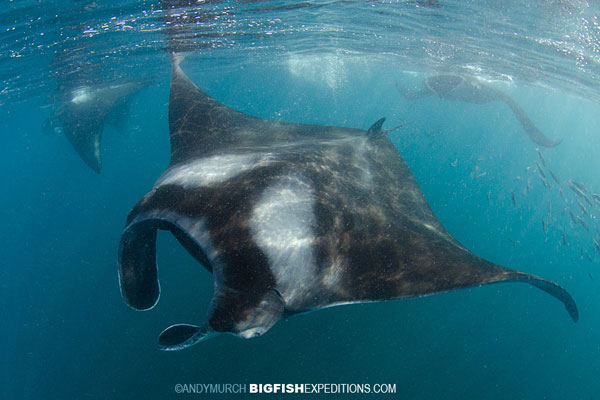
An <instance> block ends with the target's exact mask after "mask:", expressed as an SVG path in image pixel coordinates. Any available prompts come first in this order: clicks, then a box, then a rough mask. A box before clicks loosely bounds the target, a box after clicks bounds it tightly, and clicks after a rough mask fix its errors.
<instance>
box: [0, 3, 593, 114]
mask: <svg viewBox="0 0 600 400" xmlns="http://www.w3.org/2000/svg"><path fill="white" fill-rule="evenodd" d="M165 3H169V4H171V5H172V7H165V6H164V5H163V4H161V3H160V2H158V1H129V2H110V1H104V2H101V1H98V2H95V1H58V0H57V1H42V2H37V1H28V0H23V1H10V2H9V4H8V6H7V7H5V8H4V10H3V11H2V13H1V24H2V26H1V29H2V32H3V34H2V38H1V42H0V46H1V47H0V49H1V54H2V61H1V62H0V66H1V67H0V68H1V69H0V73H1V75H0V77H1V79H2V85H3V87H2V92H1V93H2V97H0V101H2V102H3V103H6V102H7V101H9V99H14V98H19V99H23V98H27V97H30V96H33V95H35V92H36V91H38V89H39V88H47V87H48V85H53V84H54V81H55V80H52V79H51V78H58V79H59V80H65V79H69V78H68V77H69V76H72V75H73V74H78V73H79V74H82V75H85V74H97V73H98V70H101V71H102V73H103V74H105V76H106V77H107V78H109V77H117V76H123V75H127V74H128V71H130V70H131V68H135V67H136V66H139V65H145V66H146V68H147V71H146V73H150V74H152V73H153V72H155V70H157V69H160V70H162V69H163V68H164V65H163V64H164V55H163V53H162V50H163V49H164V48H165V46H166V43H165V37H164V35H163V34H164V33H166V32H167V31H168V30H169V29H173V25H174V24H181V23H182V22H185V27H184V29H180V32H178V34H179V35H180V37H182V38H184V40H185V41H186V43H187V44H188V45H191V42H193V43H194V44H195V46H196V47H194V46H190V48H194V49H201V51H202V54H203V56H204V57H215V58H218V59H219V60H220V62H222V63H223V64H226V65H229V66H235V65H239V64H243V63H247V62H254V61H256V60H259V61H260V62H263V63H268V62H279V60H281V58H282V57H293V56H294V55H305V54H318V55H328V56H330V57H332V58H335V59H340V60H344V59H347V58H354V59H356V58H358V59H363V58H368V59H370V60H371V61H373V62H378V63H383V64H387V65H394V66H396V68H398V69H400V70H417V71H432V70H442V71H454V72H460V71H462V72H469V73H474V74H477V75H479V76H484V77H490V78H494V79H509V80H518V81H525V82H532V83H535V84H540V85H544V86H548V87H555V88H556V87H558V88H561V89H565V90H569V91H572V92H576V93H579V94H581V95H584V96H593V97H595V98H596V97H598V96H599V85H600V84H599V83H598V82H600V68H599V65H600V33H599V32H600V28H599V23H600V21H599V19H598V4H597V3H595V2H589V3H588V2H586V1H558V0H557V1H531V2H520V1H503V2H496V1H474V2H471V1H424V0H423V1H418V0H411V1H313V2H299V3H294V2H281V1H251V0H246V1H238V2H233V1H232V2H229V1H199V2H194V1H193V0H188V3H191V4H192V5H191V6H189V7H181V8H178V7H177V6H179V5H181V3H183V2H180V1H179V2H178V1H171V2H165ZM173 9H175V11H173ZM174 14H175V15H178V16H179V18H177V17H172V15H174ZM169 15H170V16H169ZM77 66H79V67H80V68H76V67H77ZM91 67H94V68H95V69H93V68H91ZM90 71H93V72H90ZM78 78H79V79H81V77H78Z"/></svg>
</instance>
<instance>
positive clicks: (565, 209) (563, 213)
mask: <svg viewBox="0 0 600 400" xmlns="http://www.w3.org/2000/svg"><path fill="white" fill-rule="evenodd" d="M566 213H567V207H565V208H563V210H562V215H565V214H566Z"/></svg>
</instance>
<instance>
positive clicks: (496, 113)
mask: <svg viewBox="0 0 600 400" xmlns="http://www.w3.org/2000/svg"><path fill="white" fill-rule="evenodd" d="M293 4H294V3H291V2H275V1H274V2H269V1H262V2H261V1H245V2H206V4H194V5H193V6H192V7H189V8H185V9H184V10H183V11H182V13H186V12H187V13H195V14H194V15H199V14H200V15H203V18H199V19H198V20H197V21H196V22H194V23H193V24H190V25H187V26H186V28H187V29H189V32H192V33H193V34H192V35H190V36H189V37H186V40H188V41H189V42H190V43H195V44H197V49H196V51H195V52H194V54H192V55H190V56H188V58H187V59H186V60H185V61H184V62H183V64H182V65H183V68H184V69H185V70H186V72H187V73H188V75H189V76H190V78H191V79H192V80H193V81H194V82H195V83H196V84H197V85H198V86H199V87H201V88H203V89H204V90H206V91H207V92H208V93H209V94H210V95H212V96H213V97H215V98H217V99H219V100H220V101H222V102H223V103H225V104H227V105H229V106H231V107H234V108H236V109H238V110H240V111H244V112H247V113H250V114H253V115H256V116H260V117H263V118H268V119H278V120H284V121H292V122H303V123H317V124H328V125H339V126H346V127H355V128H362V129H368V128H369V126H371V125H372V124H373V123H374V122H375V121H376V120H378V119H379V118H381V117H384V116H385V117H387V118H388V120H387V122H386V126H387V127H392V126H395V125H398V124H401V123H403V122H406V121H412V122H411V124H409V125H407V126H405V127H404V128H402V129H401V130H398V131H396V132H394V133H393V134H391V136H390V138H391V140H392V141H393V142H394V144H395V145H396V146H397V148H398V150H399V152H400V153H401V155H402V157H403V158H404V159H405V160H406V162H407V163H408V165H409V167H410V168H411V170H412V172H413V174H414V175H415V177H416V179H417V181H418V182H419V185H420V186H421V188H422V190H423V192H424V194H425V197H426V198H427V200H428V202H429V204H430V206H431V207H432V209H433V210H434V212H435V214H436V215H437V217H438V218H439V219H440V221H441V222H442V223H443V224H444V226H445V227H446V228H447V229H448V230H449V231H450V232H451V233H452V234H453V235H454V236H455V237H456V238H457V239H458V240H459V241H460V242H461V243H462V244H463V245H465V246H466V247H467V248H469V249H470V250H472V251H474V252H475V253H476V254H477V255H479V256H482V257H484V258H487V259H489V260H492V261H494V262H496V263H499V264H502V265H506V266H508V267H511V268H515V269H518V270H521V271H524V272H528V273H532V274H535V275H539V276H542V277H544V278H547V279H551V280H553V281H555V282H557V283H558V284H560V285H561V286H563V287H565V288H566V289H567V290H568V291H569V292H570V293H571V294H572V296H573V297H574V299H575V301H576V302H577V305H578V307H579V311H580V321H579V322H578V323H577V324H574V323H573V322H572V321H571V320H570V318H569V316H568V315H567V313H566V312H565V310H564V307H563V306H562V304H560V303H559V302H558V301H556V300H555V299H554V298H552V297H550V296H548V295H547V294H545V293H543V292H542V291H539V290H537V289H535V288H533V287H530V286H528V285H524V284H517V283H514V284H501V285H491V286H484V287H480V288H473V289H468V290H459V291H454V292H449V293H443V294H437V295H433V296H428V297H424V298H413V299H405V300H398V301H390V302H384V303H374V304H360V305H351V306H343V307H334V308H329V309H325V310H321V311H318V312H314V313H309V314H304V315H299V316H295V317H293V318H290V319H287V320H282V321H280V322H279V323H278V324H277V325H275V326H274V327H273V328H272V329H271V330H270V331H269V332H268V333H267V334H265V335H264V336H262V337H260V338H257V339H252V340H241V339H238V338H235V337H233V336H226V335H223V336H219V337H217V338H214V339H211V340H210V341H207V342H204V343H200V344H199V345H197V346H194V347H193V348H190V349H187V350H185V351H180V352H161V351H159V350H158V348H157V346H156V339H157V336H158V334H159V333H160V332H161V331H162V330H163V329H164V328H165V327H167V326H169V325H171V324H174V323H179V322H196V323H199V322H201V321H202V319H203V318H204V315H205V310H206V308H207V306H208V302H209V301H210V298H211V296H212V285H213V280H212V276H211V275H210V274H208V273H207V272H206V271H205V270H204V269H203V268H202V267H201V266H200V265H199V264H198V263H197V262H196V261H195V260H194V259H193V258H192V257H191V256H190V255H189V254H188V253H187V252H186V251H185V250H184V249H183V248H182V246H181V245H180V244H179V243H178V242H177V241H176V240H175V239H174V238H173V237H172V236H171V235H170V234H168V233H164V232H163V233H161V234H159V239H158V244H157V258H158V265H159V273H160V279H161V287H162V295H161V301H160V303H159V304H158V305H157V306H156V307H155V308H154V309H153V310H152V311H148V312H136V311H133V310H132V309H130V308H128V307H127V306H126V305H125V303H124V302H123V300H122V299H121V296H120V292H119V285H118V279H117V249H118V243H119V239H120V235H121V232H122V229H123V227H124V224H125V218H126V216H127V214H128V212H129V210H130V209H131V207H132V206H133V205H134V204H135V203H136V202H137V201H138V200H139V199H140V198H141V197H142V196H143V195H144V194H145V193H147V192H148V191H149V190H150V188H151V187H152V185H153V183H154V181H155V180H156V179H157V178H158V176H159V175H160V174H161V173H162V172H163V171H164V169H165V168H166V167H167V165H168V162H169V154H170V152H169V141H168V114H167V107H168V94H169V79H170V63H169V57H168V55H167V54H166V52H165V51H164V47H165V46H166V40H165V33H167V32H166V28H165V26H166V23H165V22H164V21H161V20H160V17H161V16H164V15H165V13H164V12H163V11H162V9H161V3H160V2H159V1H154V2H151V1H146V2H133V1H130V2H102V1H96V2H84V1H70V0H60V1H59V0H56V1H39V2H38V1H35V2H34V1H15V2H13V1H11V2H8V3H7V4H5V7H4V9H3V10H2V11H1V12H0V31H1V32H2V34H0V56H1V57H0V132H1V135H2V146H1V149H2V153H1V154H2V157H0V171H2V172H1V176H2V178H1V182H2V184H1V185H0V200H1V207H0V220H1V221H2V224H0V238H1V241H0V243H1V246H2V247H1V250H2V251H1V253H0V260H1V264H2V267H1V268H0V288H1V291H0V313H1V316H2V323H1V324H0V339H1V340H0V342H1V343H2V345H1V350H0V354H1V356H0V360H1V364H0V398H2V399H134V398H135V399H137V398H140V399H142V398H143V399H165V398H182V397H190V396H193V395H183V394H176V393H175V391H174V386H175V385H176V384H177V383H305V382H309V383H370V384H375V383H392V384H396V386H397V394H396V395H381V396H377V395H369V396H357V395H354V396H348V397H350V398H362V397H367V398H402V399H438V398H439V399H465V398H477V399H586V400H587V399H597V398H600V394H599V393H600V380H599V379H598V376H600V308H599V306H598V305H599V304H600V253H599V252H598V250H597V249H596V247H595V245H594V241H593V240H594V238H595V237H598V236H599V234H600V232H599V227H600V224H599V221H598V219H597V218H598V215H600V208H599V207H598V203H594V205H593V206H592V207H589V209H588V211H589V213H590V216H584V215H581V217H582V218H584V219H585V221H586V223H587V225H588V228H589V231H588V230H586V229H584V228H583V226H582V225H581V224H573V223H572V222H571V220H570V218H569V215H568V213H566V214H565V213H563V210H564V208H565V207H567V208H568V209H571V210H573V212H574V213H576V212H579V209H578V206H577V204H576V203H575V202H574V201H575V199H576V198H577V196H576V195H575V194H574V193H573V191H572V190H570V188H569V187H568V186H567V180H568V179H572V180H576V181H579V182H583V183H585V185H586V186H587V187H588V189H589V190H590V192H593V193H598V192H600V173H599V171H600V163H599V159H598V153H599V150H600V117H599V115H600V114H599V113H598V110H599V102H600V25H599V23H600V18H599V8H598V4H597V3H595V2H590V3H588V2H586V1H532V2H527V4H526V5H524V4H522V2H516V1H515V2H512V1H507V2H493V1H489V2H487V1H482V2H467V1H443V0H439V1H437V2H420V1H398V2H396V1H393V2H392V1H369V2H363V1H354V2H317V1H315V2H306V3H300V5H298V4H296V5H295V6H290V5H293ZM125 27H127V28H125ZM439 72H452V73H463V74H471V75H475V76H478V77H479V78H481V79H484V80H486V81H488V82H489V83H490V84H492V85H493V86H494V87H496V88H498V89H500V90H502V91H504V92H505V93H507V94H509V95H510V96H512V97H513V98H514V99H515V100H516V101H517V102H518V103H519V104H520V105H521V106H522V107H523V109H524V110H525V111H526V112H527V114H528V115H529V117H530V118H531V119H532V120H533V121H534V122H535V124H536V125H537V126H538V128H539V129H540V130H541V131H542V132H544V133H545V134H546V135H547V136H549V137H551V138H553V139H562V143H561V144H560V145H559V146H557V147H556V148H551V149H543V148H542V149H540V150H539V151H540V152H541V153H542V154H543V157H544V158H545V162H546V171H548V170H551V171H553V173H554V174H555V175H556V176H557V177H558V178H559V179H560V181H561V185H556V184H554V182H552V183H553V187H552V189H551V190H549V189H548V188H546V187H545V186H544V185H543V184H542V182H541V180H540V178H539V171H538V170H537V169H538V168H537V166H536V164H535V162H536V161H537V162H538V163H541V161H540V158H539V154H538V150H537V149H536V147H537V146H536V145H535V144H533V143H532V142H531V141H530V140H529V138H528V137H527V136H526V135H525V134H524V132H523V130H522V128H521V126H520V124H519V123H518V121H517V120H516V118H515V117H514V115H513V114H512V113H511V112H510V110H509V108H508V107H507V106H506V105H505V104H502V103H498V102H493V103H488V104H484V105H475V104H467V103H459V102H452V101H448V100H443V99H440V98H438V97H437V96H431V97H428V98H424V99H420V100H416V101H412V102H410V101H407V100H406V99H405V98H404V97H402V96H401V95H400V93H399V92H398V90H397V89H396V86H399V87H404V88H419V87H421V85H422V80H423V79H424V78H426V77H427V76H429V75H431V74H435V73H439ZM140 75H142V76H145V77H151V78H152V79H153V80H154V84H153V85H152V86H151V87H148V88H146V89H144V90H143V91H141V92H139V93H138V94H137V95H135V96H134V97H133V98H132V103H131V108H130V110H131V112H130V113H131V114H130V115H129V117H128V118H127V120H126V127H127V129H126V131H127V133H126V134H120V133H118V132H117V131H116V130H114V129H113V128H112V127H110V126H107V127H106V128H105V130H104V136H103V139H102V154H103V170H102V173H101V174H99V175H98V174H96V173H94V172H93V171H92V170H91V169H89V168H88V167H87V166H86V165H85V164H84V163H83V162H82V161H81V159H80V158H79V157H78V156H77V154H76V153H75V152H74V151H73V149H72V147H71V146H70V144H69V143H68V141H67V140H66V139H65V137H63V136H61V135H58V134H45V133H43V132H42V125H43V124H44V121H45V120H46V118H47V117H48V116H49V115H50V114H51V113H52V111H53V110H54V109H55V107H57V104H58V103H59V102H60V101H61V100H60V98H59V97H60V89H61V85H65V83H68V84H69V85H74V84H77V83H78V82H80V83H81V84H87V83H90V82H102V81H111V80H115V79H118V78H128V77H129V78H131V77H136V76H140ZM484 172H485V174H484V175H482V174H483V173H484ZM528 182H529V184H528ZM550 182H551V181H550ZM528 185H529V187H530V190H529V191H528V190H527V186H528ZM559 187H560V188H561V189H562V191H563V192H564V196H565V197H566V201H565V200H563V199H562V198H561V197H560V195H559V192H558V188H559ZM512 195H514V197H515V203H516V205H515V204H513V201H512ZM586 206H587V205H586ZM580 214H581V213H580ZM544 224H545V225H544ZM544 226H545V228H544ZM563 234H564V235H565V238H566V244H565V243H563V239H562V237H563V236H562V235H563ZM368 267H369V266H368V265H365V268H368ZM193 397H196V396H193ZM202 397H204V398H206V397H210V398H212V397H214V398H223V399H224V398H229V397H231V398H243V397H244V396H242V395H230V396H228V395H214V396H212V397H211V396H202ZM271 397H272V398H280V397H284V398H289V397H292V398H293V397H295V396H290V395H288V396H271ZM309 397H310V398H321V397H322V398H330V399H331V398H339V397H340V396H334V395H322V396H309Z"/></svg>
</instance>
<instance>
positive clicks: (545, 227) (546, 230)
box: [542, 220, 548, 233]
mask: <svg viewBox="0 0 600 400" xmlns="http://www.w3.org/2000/svg"><path fill="white" fill-rule="evenodd" d="M542 230H543V231H544V233H548V227H547V226H546V221H544V220H542Z"/></svg>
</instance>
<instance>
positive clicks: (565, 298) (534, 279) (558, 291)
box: [512, 272, 579, 322]
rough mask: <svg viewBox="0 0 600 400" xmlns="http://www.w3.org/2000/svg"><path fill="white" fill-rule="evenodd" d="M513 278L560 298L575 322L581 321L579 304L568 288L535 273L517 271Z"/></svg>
mask: <svg viewBox="0 0 600 400" xmlns="http://www.w3.org/2000/svg"><path fill="white" fill-rule="evenodd" d="M512 280H513V281H517V282H525V283H529V284H530V285H532V286H535V287H537V288H538V289H541V290H543V291H544V292H546V293H548V294H549V295H551V296H553V297H555V298H556V299H558V300H560V301H561V302H562V303H563V304H564V306H565V308H566V310H567V312H568V313H569V316H570V317H571V319H572V320H573V322H577V321H579V310H578V309H577V304H576V303H575V300H573V297H571V295H570V294H569V292H567V290H566V289H565V288H563V287H562V286H560V285H558V284H556V283H554V282H552V281H549V280H547V279H544V278H540V277H538V276H535V275H529V274H526V273H523V272H517V273H515V274H514V275H513V279H512Z"/></svg>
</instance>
